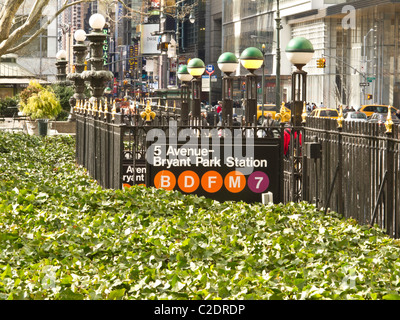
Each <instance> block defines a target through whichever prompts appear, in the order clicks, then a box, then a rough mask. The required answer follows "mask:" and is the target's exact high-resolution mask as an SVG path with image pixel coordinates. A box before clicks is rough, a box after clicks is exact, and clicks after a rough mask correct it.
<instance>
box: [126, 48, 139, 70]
mask: <svg viewBox="0 0 400 320" xmlns="http://www.w3.org/2000/svg"><path fill="white" fill-rule="evenodd" d="M138 51H139V46H138V44H137V43H135V44H134V45H130V46H128V65H127V69H128V72H129V74H131V75H133V74H134V71H135V70H137V67H138V58H137V56H138Z"/></svg>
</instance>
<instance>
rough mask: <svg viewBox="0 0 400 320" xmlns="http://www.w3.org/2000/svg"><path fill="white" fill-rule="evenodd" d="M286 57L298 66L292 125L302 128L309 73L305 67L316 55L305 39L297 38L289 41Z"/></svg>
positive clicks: (293, 79) (294, 82) (293, 89)
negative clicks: (302, 114)
mask: <svg viewBox="0 0 400 320" xmlns="http://www.w3.org/2000/svg"><path fill="white" fill-rule="evenodd" d="M285 51H286V55H287V57H288V59H289V61H290V62H291V63H293V64H294V65H295V66H296V70H295V71H293V73H292V106H291V109H292V125H293V126H295V127H296V126H301V122H302V119H301V113H302V110H303V104H304V102H305V101H307V99H306V90H307V72H305V71H304V70H303V67H304V66H305V65H306V64H307V63H308V62H309V61H310V60H311V58H312V56H313V55H314V48H313V45H312V44H311V42H310V41H309V40H307V39H306V38H303V37H296V38H293V39H292V40H290V41H289V43H288V45H287V47H286V50H285Z"/></svg>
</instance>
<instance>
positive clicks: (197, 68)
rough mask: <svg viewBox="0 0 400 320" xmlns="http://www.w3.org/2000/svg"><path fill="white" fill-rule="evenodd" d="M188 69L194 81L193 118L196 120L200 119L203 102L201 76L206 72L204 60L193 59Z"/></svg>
mask: <svg viewBox="0 0 400 320" xmlns="http://www.w3.org/2000/svg"><path fill="white" fill-rule="evenodd" d="M187 69H188V71H189V73H190V75H191V76H193V79H192V81H191V82H192V116H193V118H194V119H196V118H197V119H200V114H201V110H200V101H201V76H202V74H203V73H204V71H205V70H206V66H205V64H204V62H203V60H201V59H199V58H193V59H191V60H190V61H189V63H188V65H187Z"/></svg>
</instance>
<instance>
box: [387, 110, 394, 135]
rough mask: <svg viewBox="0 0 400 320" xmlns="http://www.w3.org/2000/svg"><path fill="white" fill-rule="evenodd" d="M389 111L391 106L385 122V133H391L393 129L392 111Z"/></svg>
mask: <svg viewBox="0 0 400 320" xmlns="http://www.w3.org/2000/svg"><path fill="white" fill-rule="evenodd" d="M391 109H392V106H389V108H388V115H387V120H386V122H385V127H386V133H392V129H393V121H392V110H391Z"/></svg>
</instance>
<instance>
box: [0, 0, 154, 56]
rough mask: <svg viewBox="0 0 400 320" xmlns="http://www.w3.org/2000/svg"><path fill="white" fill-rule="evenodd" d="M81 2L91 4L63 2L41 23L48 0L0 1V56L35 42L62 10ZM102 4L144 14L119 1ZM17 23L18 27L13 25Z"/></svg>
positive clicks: (89, 0) (103, 2)
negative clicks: (23, 12) (122, 6)
mask: <svg viewBox="0 0 400 320" xmlns="http://www.w3.org/2000/svg"><path fill="white" fill-rule="evenodd" d="M83 2H93V0H64V1H63V3H62V4H61V6H60V8H59V9H58V10H56V12H55V13H54V14H51V15H50V16H48V18H47V20H46V21H41V19H42V18H43V13H44V12H45V10H46V9H49V3H50V0H33V1H29V0H0V56H2V55H4V54H6V53H14V52H16V51H18V50H19V49H21V48H23V47H25V46H26V45H28V44H29V43H31V42H32V41H33V40H35V39H36V38H37V37H38V36H39V35H40V34H41V33H42V32H43V31H45V30H46V29H47V27H48V26H49V25H50V24H51V23H52V21H54V19H55V18H56V17H57V16H58V15H60V14H61V13H62V12H63V11H64V10H66V9H67V8H69V7H72V6H74V5H76V4H79V3H83ZM100 2H101V3H102V4H105V5H106V6H111V5H112V4H115V3H116V2H120V3H122V4H123V5H124V7H125V8H126V9H127V10H129V12H130V13H131V14H133V13H136V14H140V15H141V14H146V13H145V12H140V11H137V10H134V9H132V8H129V7H127V6H125V4H124V3H123V1H121V0H100ZM25 8H29V9H30V10H29V13H28V14H26V15H19V13H18V12H19V10H21V9H25ZM40 21H41V22H42V23H41V25H40V27H39V28H38V29H37V30H36V31H35V32H34V33H33V34H32V35H31V36H30V37H26V40H25V39H24V40H23V41H21V39H23V36H24V35H28V34H29V33H30V32H31V31H32V30H34V29H35V26H37V24H38V22H40ZM17 23H18V26H17V27H15V25H16V24H17Z"/></svg>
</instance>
